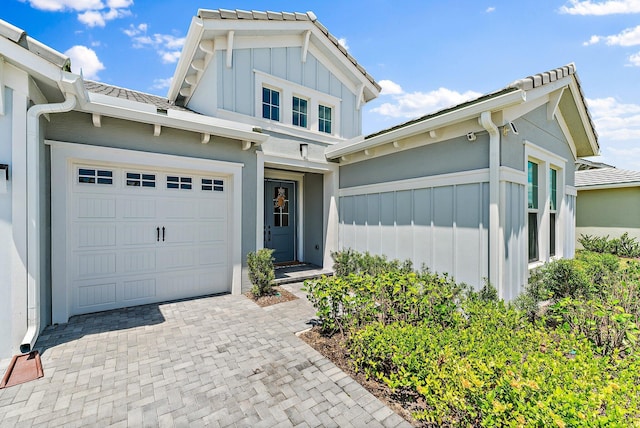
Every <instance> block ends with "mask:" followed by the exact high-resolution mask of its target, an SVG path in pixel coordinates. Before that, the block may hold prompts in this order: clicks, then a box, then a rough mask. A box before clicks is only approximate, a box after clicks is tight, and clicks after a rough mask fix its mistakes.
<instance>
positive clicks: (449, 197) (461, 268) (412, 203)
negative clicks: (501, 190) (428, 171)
mask: <svg viewBox="0 0 640 428" xmlns="http://www.w3.org/2000/svg"><path fill="white" fill-rule="evenodd" d="M478 175H479V176H480V175H482V173H479V174H478ZM447 176H452V175H450V174H447ZM486 177H487V178H488V174H486ZM431 178H433V177H429V178H423V179H420V180H417V181H415V180H408V181H404V182H394V183H386V184H385V185H380V186H378V185H372V186H362V187H356V188H350V189H342V190H341V197H340V225H339V236H340V243H339V245H340V248H341V249H348V248H351V249H353V250H356V251H360V252H365V251H368V252H370V253H372V254H382V255H385V256H386V257H388V258H389V259H399V260H406V259H410V260H412V261H413V264H414V266H415V267H416V268H420V267H422V266H426V267H428V268H429V269H430V270H432V271H435V272H440V273H445V272H446V273H448V274H450V275H452V276H453V277H454V279H455V280H456V281H457V282H465V283H467V284H469V285H471V286H473V287H475V288H480V287H481V286H482V284H483V278H486V277H488V274H489V272H488V251H489V237H488V227H489V184H488V183H487V182H486V181H479V182H470V183H462V184H444V183H446V179H447V177H443V176H440V177H436V179H438V178H440V179H442V178H444V179H445V181H442V180H440V181H438V182H435V181H433V182H432V183H430V179H431ZM456 182H459V181H456ZM414 184H415V185H414ZM389 186H394V187H397V190H389Z"/></svg>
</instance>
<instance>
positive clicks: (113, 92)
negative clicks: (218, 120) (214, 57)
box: [84, 80, 195, 113]
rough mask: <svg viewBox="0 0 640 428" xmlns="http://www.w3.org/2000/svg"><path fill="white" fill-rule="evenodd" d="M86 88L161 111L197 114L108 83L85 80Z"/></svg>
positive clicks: (165, 100)
mask: <svg viewBox="0 0 640 428" xmlns="http://www.w3.org/2000/svg"><path fill="white" fill-rule="evenodd" d="M84 87H85V89H86V90H87V91H88V92H93V93H94V94H102V95H108V96H110V97H115V98H121V99H125V100H130V101H137V102H139V103H144V104H151V105H154V106H156V107H157V108H159V109H161V110H179V111H188V112H192V113H195V112H193V111H192V110H189V109H188V108H186V107H182V106H177V105H175V104H173V103H170V102H169V100H168V99H166V98H162V97H159V96H157V95H151V94H146V93H144V92H139V91H134V90H131V89H126V88H120V87H118V86H113V85H107V84H106V83H101V82H94V81H92V80H85V81H84Z"/></svg>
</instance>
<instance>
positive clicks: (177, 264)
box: [158, 247, 197, 270]
mask: <svg viewBox="0 0 640 428" xmlns="http://www.w3.org/2000/svg"><path fill="white" fill-rule="evenodd" d="M158 259H159V261H160V268H161V269H164V270H171V269H186V268H190V267H195V266H196V260H197V251H196V249H195V248H178V247H176V248H163V249H161V250H158Z"/></svg>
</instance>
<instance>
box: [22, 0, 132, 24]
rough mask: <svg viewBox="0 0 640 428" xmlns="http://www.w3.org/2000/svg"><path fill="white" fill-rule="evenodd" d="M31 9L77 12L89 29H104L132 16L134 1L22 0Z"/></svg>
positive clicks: (80, 19) (79, 19)
mask: <svg viewBox="0 0 640 428" xmlns="http://www.w3.org/2000/svg"><path fill="white" fill-rule="evenodd" d="M20 1H22V2H25V1H28V2H29V4H30V5H31V7H33V8H35V9H40V10H46V11H51V12H65V11H75V12H81V13H78V21H80V22H82V23H83V24H85V25H86V26H88V27H104V26H105V25H106V24H107V22H108V21H112V20H114V19H116V18H122V17H124V16H129V15H131V11H130V10H129V9H128V8H129V7H130V6H132V5H133V0H107V2H106V4H105V3H104V2H103V1H102V0H20Z"/></svg>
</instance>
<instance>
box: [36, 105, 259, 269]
mask: <svg viewBox="0 0 640 428" xmlns="http://www.w3.org/2000/svg"><path fill="white" fill-rule="evenodd" d="M46 138H47V139H51V140H58V141H65V142H72V143H80V144H91V145H95V146H102V147H115V148H121V149H129V150H138V151H143V152H154V153H162V154H169V155H176V156H188V157H194V158H202V159H215V160H221V161H228V162H239V163H243V164H244V168H243V169H242V256H243V258H244V257H245V256H246V254H247V253H248V252H249V251H254V250H255V243H256V209H255V206H256V198H257V192H256V180H257V176H256V169H257V163H256V162H257V160H256V154H255V149H251V150H248V151H242V150H241V147H240V143H239V142H238V141H235V140H230V139H223V138H216V137H213V138H214V139H215V143H209V144H201V143H200V135H199V134H197V133H193V132H186V131H180V130H176V129H171V128H162V133H161V134H160V136H159V137H154V136H153V127H152V126H151V125H148V124H141V123H136V122H129V121H125V120H120V119H114V118H109V117H103V118H102V127H100V128H95V127H93V125H92V122H91V116H90V115H88V114H84V113H78V112H71V113H64V114H55V115H51V123H50V124H49V125H48V126H47V129H46ZM47 167H48V164H47ZM44 175H45V176H49V175H50V171H48V170H47V171H46V172H44Z"/></svg>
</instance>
